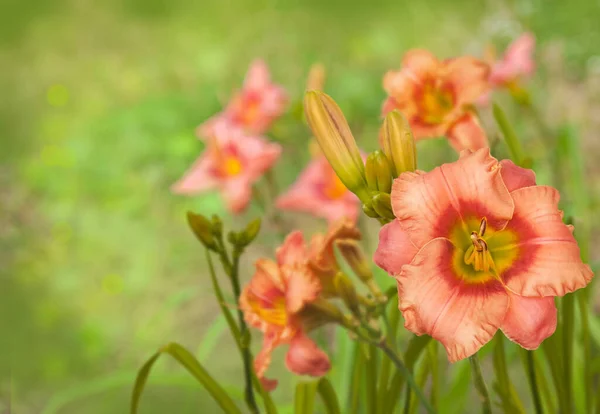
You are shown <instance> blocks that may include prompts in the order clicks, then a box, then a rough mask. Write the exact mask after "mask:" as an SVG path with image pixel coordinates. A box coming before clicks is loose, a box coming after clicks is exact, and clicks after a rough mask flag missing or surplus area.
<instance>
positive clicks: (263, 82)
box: [244, 59, 271, 90]
mask: <svg viewBox="0 0 600 414" xmlns="http://www.w3.org/2000/svg"><path fill="white" fill-rule="evenodd" d="M270 82H271V74H270V73H269V68H268V67H267V64H266V63H265V62H264V61H263V60H261V59H257V60H255V61H254V62H252V64H250V68H249V69H248V72H247V73H246V78H245V79H244V88H248V89H258V90H260V89H262V88H266V87H267V86H269V84H270Z"/></svg>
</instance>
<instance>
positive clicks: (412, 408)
mask: <svg viewBox="0 0 600 414" xmlns="http://www.w3.org/2000/svg"><path fill="white" fill-rule="evenodd" d="M433 343H435V341H434V342H433ZM415 371H416V375H415V380H416V381H417V384H418V385H419V387H421V388H423V387H425V384H426V383H427V378H428V377H429V374H430V373H431V360H430V359H429V358H425V359H423V360H422V361H421V363H420V364H418V365H417V367H416V370H415ZM409 391H410V390H409ZM407 401H409V403H408V407H405V410H404V412H405V413H406V412H409V413H410V414H415V413H416V412H417V408H418V407H419V400H417V399H416V398H411V399H410V400H408V399H407Z"/></svg>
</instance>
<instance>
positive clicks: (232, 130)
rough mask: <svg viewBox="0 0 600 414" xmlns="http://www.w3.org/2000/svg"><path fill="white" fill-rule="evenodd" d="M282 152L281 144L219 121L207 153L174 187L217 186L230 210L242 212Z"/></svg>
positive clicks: (190, 190)
mask: <svg viewBox="0 0 600 414" xmlns="http://www.w3.org/2000/svg"><path fill="white" fill-rule="evenodd" d="M280 154H281V147H280V146H279V145H278V144H273V143H269V142H267V141H266V140H265V139H263V138H261V137H258V136H253V135H247V134H246V133H245V132H244V131H243V130H242V129H240V128H238V127H233V126H231V125H229V124H227V123H226V122H219V123H217V124H216V125H215V128H214V130H213V135H212V137H211V139H209V140H208V141H207V147H206V150H205V152H204V153H203V154H202V155H201V156H200V158H198V159H197V160H196V162H195V163H194V165H193V166H192V168H191V169H190V170H189V171H188V172H187V173H186V174H185V175H184V176H183V178H181V179H180V180H179V181H178V182H177V183H175V184H174V185H173V187H172V190H173V191H174V192H175V193H178V194H198V193H202V192H205V191H208V190H211V189H214V188H217V189H219V190H220V191H221V194H222V195H223V197H224V198H225V201H226V203H227V206H228V208H229V210H231V211H232V212H233V213H240V212H242V211H243V210H244V209H245V208H246V207H247V206H248V204H249V203H250V199H251V197H252V185H253V183H254V182H255V181H257V180H258V179H259V178H260V177H261V176H262V175H263V174H264V173H265V171H267V170H268V169H269V168H271V167H272V166H273V164H275V162H276V161H277V159H278V158H279V155H280Z"/></svg>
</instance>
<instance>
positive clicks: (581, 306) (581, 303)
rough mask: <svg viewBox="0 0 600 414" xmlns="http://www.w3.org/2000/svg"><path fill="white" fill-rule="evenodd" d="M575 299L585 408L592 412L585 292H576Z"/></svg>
mask: <svg viewBox="0 0 600 414" xmlns="http://www.w3.org/2000/svg"><path fill="white" fill-rule="evenodd" d="M577 299H578V302H579V314H580V316H581V334H582V336H583V338H582V340H583V360H584V362H583V372H584V377H585V379H584V384H585V390H584V391H585V408H586V411H587V412H588V413H591V412H592V405H593V390H592V384H593V382H594V377H593V372H592V367H591V364H590V363H589V362H588V361H591V360H592V351H591V346H592V345H591V338H590V321H589V319H588V318H589V314H588V313H589V309H588V305H587V296H586V292H585V291H582V292H577Z"/></svg>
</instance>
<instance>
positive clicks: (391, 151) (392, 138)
mask: <svg viewBox="0 0 600 414" xmlns="http://www.w3.org/2000/svg"><path fill="white" fill-rule="evenodd" d="M379 143H380V145H381V148H382V149H383V152H384V153H385V155H387V157H388V159H389V160H390V164H391V165H392V169H393V173H394V177H398V176H399V175H400V174H402V173H403V172H405V171H414V170H415V169H416V168H417V147H416V145H415V139H414V138H413V134H412V131H411V130H410V126H409V124H408V121H407V120H406V118H405V117H404V116H403V115H402V114H401V113H400V112H398V111H397V110H394V111H391V112H390V113H388V114H387V115H386V117H385V120H384V121H383V127H382V130H381V132H380V135H379Z"/></svg>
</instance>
